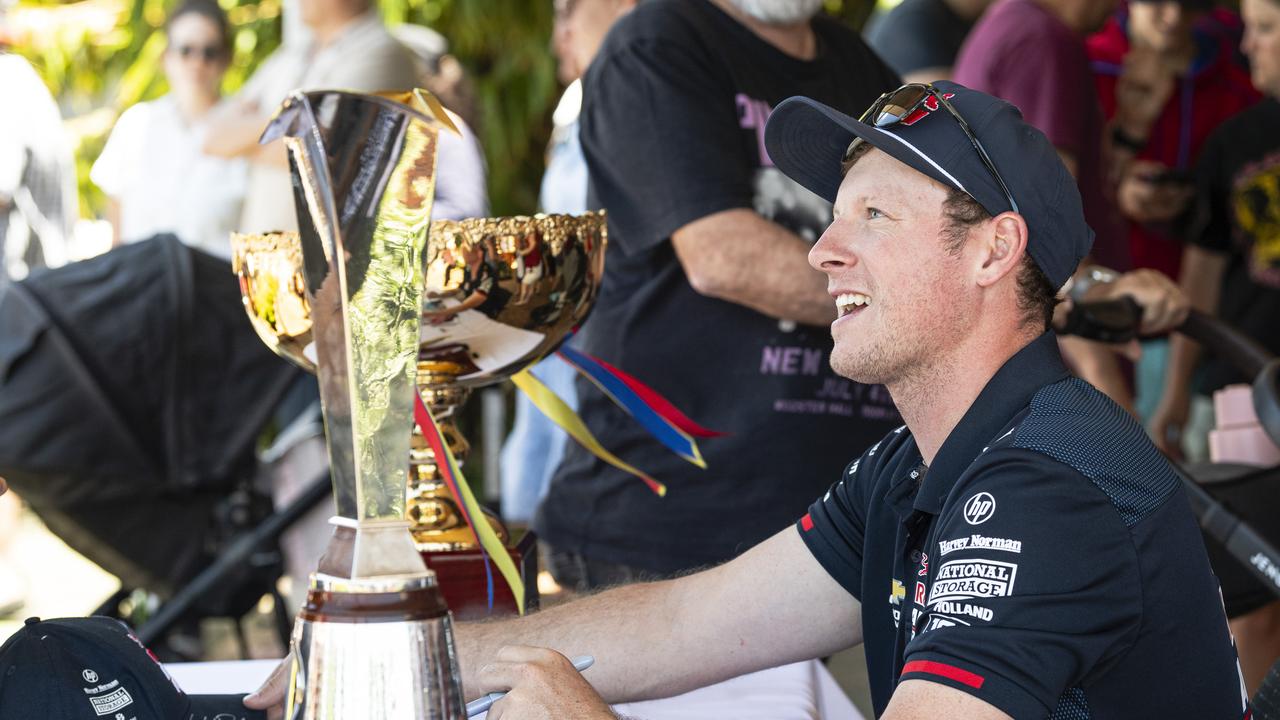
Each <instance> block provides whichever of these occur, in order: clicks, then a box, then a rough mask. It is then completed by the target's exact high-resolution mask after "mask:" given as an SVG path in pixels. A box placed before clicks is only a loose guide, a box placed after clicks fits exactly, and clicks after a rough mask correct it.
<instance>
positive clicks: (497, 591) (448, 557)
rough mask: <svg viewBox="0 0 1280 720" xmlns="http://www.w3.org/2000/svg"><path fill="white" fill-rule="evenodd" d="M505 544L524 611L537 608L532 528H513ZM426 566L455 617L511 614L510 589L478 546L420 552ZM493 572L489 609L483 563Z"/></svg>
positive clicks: (535, 545)
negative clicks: (520, 583)
mask: <svg viewBox="0 0 1280 720" xmlns="http://www.w3.org/2000/svg"><path fill="white" fill-rule="evenodd" d="M512 540H513V541H514V542H512V543H511V544H509V545H508V546H507V551H508V552H510V553H511V559H512V560H513V561H514V562H515V564H516V569H517V570H519V571H520V579H521V580H523V581H524V607H525V612H531V611H533V610H536V609H537V608H538V539H537V536H536V535H534V533H533V531H532V530H515V531H513V532H512ZM422 559H423V560H425V561H426V563H427V567H429V568H431V569H432V570H434V571H435V573H436V579H437V580H438V581H439V583H440V591H441V592H442V593H443V594H444V600H445V603H447V604H448V606H449V610H451V611H452V612H453V617H454V618H455V619H457V620H483V619H484V618H487V617H496V616H501V615H515V614H516V612H517V610H516V601H515V597H514V596H513V595H512V594H511V588H510V587H508V586H507V583H506V581H505V580H503V579H502V573H501V572H499V571H498V566H497V564H496V563H494V562H493V560H492V559H487V558H486V557H485V555H484V553H482V552H480V549H479V548H476V549H472V550H446V551H441V552H434V551H430V550H424V551H422ZM486 562H487V563H488V564H489V570H490V572H492V574H493V608H492V610H491V609H490V608H489V590H488V581H487V580H486V576H485V567H484V566H485V563H486Z"/></svg>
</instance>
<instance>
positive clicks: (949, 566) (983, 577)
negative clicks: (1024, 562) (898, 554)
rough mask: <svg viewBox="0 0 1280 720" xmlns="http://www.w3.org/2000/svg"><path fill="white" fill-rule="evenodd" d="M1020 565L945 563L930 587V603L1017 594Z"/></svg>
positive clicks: (976, 562) (969, 561) (953, 561)
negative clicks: (1014, 584) (1016, 581)
mask: <svg viewBox="0 0 1280 720" xmlns="http://www.w3.org/2000/svg"><path fill="white" fill-rule="evenodd" d="M1017 575H1018V565H1017V563H1010V562H1000V561H998V560H952V561H950V562H945V563H942V565H941V566H940V567H939V568H938V576H937V577H936V578H934V581H933V585H932V587H930V588H929V604H930V605H933V604H934V603H936V602H939V601H941V600H962V599H965V598H983V597H988V598H989V597H1006V596H1008V595H1010V594H1011V593H1012V592H1013V581H1014V579H1015V578H1016V577H1017Z"/></svg>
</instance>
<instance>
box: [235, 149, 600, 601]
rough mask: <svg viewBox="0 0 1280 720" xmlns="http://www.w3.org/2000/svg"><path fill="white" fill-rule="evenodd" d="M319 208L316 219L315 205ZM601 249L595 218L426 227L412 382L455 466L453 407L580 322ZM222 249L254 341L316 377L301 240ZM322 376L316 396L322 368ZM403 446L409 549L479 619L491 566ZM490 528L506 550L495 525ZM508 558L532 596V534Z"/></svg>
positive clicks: (417, 454) (424, 457) (289, 237)
mask: <svg viewBox="0 0 1280 720" xmlns="http://www.w3.org/2000/svg"><path fill="white" fill-rule="evenodd" d="M330 155H331V156H332V155H333V152H332V151H330ZM299 185H300V186H301V188H300V190H299V193H300V195H299V208H303V207H306V208H308V210H307V212H309V213H310V214H312V215H314V214H316V213H317V211H318V210H317V209H316V208H312V207H311V203H313V202H316V201H314V200H311V199H308V198H310V197H311V195H310V191H308V190H307V189H306V188H307V185H306V183H305V178H304V180H303V181H301V182H300V181H295V187H298V186H299ZM316 197H317V198H319V197H322V196H321V195H317V196H316ZM304 201H305V202H306V203H307V204H306V205H304V204H303V203H304ZM317 207H318V208H319V211H320V212H321V214H322V215H323V208H324V205H323V204H318V205H317ZM330 224H332V223H330ZM304 234H305V229H304ZM605 243H606V229H605V218H604V214H603V213H591V214H587V215H582V216H568V215H536V216H532V217H509V218H473V219H467V220H461V221H453V220H436V221H434V222H432V223H431V226H430V233H429V238H428V241H427V244H426V248H425V252H424V254H423V257H422V276H423V278H422V281H421V282H422V287H423V289H424V293H423V295H422V304H421V313H420V318H419V321H418V325H417V326H416V327H417V334H418V337H417V339H418V345H417V362H416V381H417V387H418V390H419V391H420V392H421V393H422V396H423V399H424V401H425V402H426V403H427V405H428V406H429V407H430V409H431V411H432V414H433V415H434V416H435V417H436V418H437V419H438V421H439V427H440V432H441V435H442V436H443V437H444V438H445V441H446V443H447V444H448V446H449V449H450V451H451V452H452V453H453V455H454V457H455V458H456V459H457V460H458V461H459V462H461V461H462V460H463V459H464V458H465V456H466V454H467V449H468V445H467V442H466V440H465V439H464V438H463V437H462V435H461V433H459V432H458V430H457V427H456V425H455V424H454V420H455V416H456V411H457V408H458V407H459V406H460V405H461V404H462V403H463V402H464V401H465V400H466V398H467V395H468V394H469V392H470V390H471V389H472V388H475V387H481V386H485V385H489V384H493V383H497V382H501V381H502V380H505V379H507V378H509V377H511V376H512V375H514V374H515V373H517V372H519V371H521V370H523V369H525V368H526V367H528V366H529V365H532V364H533V363H535V362H536V361H538V360H539V359H541V358H543V357H545V356H546V355H547V354H549V353H551V352H552V351H554V350H555V348H556V347H557V346H558V345H559V344H560V343H561V342H563V340H564V339H565V338H566V337H567V336H568V334H569V333H570V332H571V331H572V329H573V328H574V327H575V326H576V325H578V324H579V323H581V322H582V321H583V320H584V319H585V318H586V316H587V314H588V312H589V311H590V308H591V305H592V303H593V302H594V300H595V296H596V292H597V290H598V288H599V285H600V280H601V277H602V274H603V266H604V249H605ZM232 245H233V250H234V253H233V260H232V262H233V266H234V268H235V270H236V272H237V273H238V274H239V276H240V283H241V290H242V291H243V294H244V300H245V308H246V311H247V312H248V314H249V317H250V319H251V320H252V322H253V325H254V327H255V328H256V329H257V331H258V334H259V335H260V336H261V337H262V338H263V340H264V342H266V343H267V345H268V346H270V347H271V348H272V349H273V350H275V351H276V352H277V353H279V354H281V355H283V356H284V357H286V358H289V359H290V360H292V361H294V362H295V363H297V364H299V365H300V366H302V367H303V368H305V369H308V370H312V371H314V370H315V365H316V359H317V356H318V354H319V349H318V348H319V345H320V342H319V338H318V335H319V334H320V333H321V332H323V331H322V330H321V328H320V325H321V322H320V316H319V314H318V312H316V307H318V306H316V305H315V304H314V303H315V301H314V299H313V298H312V296H311V295H310V294H308V292H307V285H306V281H305V277H306V267H305V266H306V264H307V263H310V262H312V261H311V260H310V259H308V257H307V256H306V253H305V252H304V251H301V250H300V247H301V245H302V243H301V241H300V239H299V237H298V236H297V235H295V234H292V233H272V234H269V235H238V236H236V237H234V238H233V240H232ZM313 316H314V324H315V326H314V328H313ZM321 378H322V396H323V395H324V393H323V378H324V372H323V370H322V371H321ZM327 402H328V401H327V400H326V418H328V414H327ZM405 438H406V441H408V442H409V443H410V446H409V449H408V450H407V455H408V458H407V459H408V465H406V468H407V469H408V478H407V488H408V500H407V505H406V513H407V514H406V517H407V518H408V519H409V520H410V521H411V522H412V526H411V532H412V536H413V539H414V541H415V547H416V548H417V550H418V551H420V552H421V553H422V555H423V557H424V558H425V559H426V560H427V562H428V565H430V566H431V567H432V568H433V569H434V570H435V571H436V572H437V574H438V575H439V584H440V586H441V589H442V590H443V593H444V595H445V598H446V599H447V600H448V603H449V606H450V607H451V608H452V609H453V611H454V612H455V613H459V612H461V614H462V615H463V616H475V615H481V614H486V612H487V607H486V605H487V601H486V597H485V596H486V592H485V586H486V581H485V577H486V571H485V568H484V563H485V562H489V561H488V560H486V559H485V557H484V555H483V554H482V553H481V552H480V550H479V548H478V547H477V545H476V541H475V536H474V534H473V533H472V531H471V530H470V529H469V528H468V527H467V526H466V523H465V521H464V520H463V513H462V512H461V511H460V508H459V506H458V504H457V500H456V499H455V498H454V497H453V495H452V494H451V493H450V492H449V491H448V489H447V488H446V487H445V485H444V483H443V482H442V481H441V474H440V469H439V468H440V467H441V464H440V463H438V462H437V458H436V457H435V454H434V452H433V451H432V450H431V448H430V447H429V446H428V444H427V443H426V441H425V440H424V439H423V437H422V436H421V433H420V432H419V431H418V430H417V428H416V427H415V428H414V429H413V431H412V439H410V434H409V432H408V431H407V430H406V434H405ZM331 452H332V451H331ZM489 522H490V523H491V524H492V525H493V526H494V528H495V529H496V530H497V531H498V534H499V536H500V537H502V539H503V540H504V542H507V541H508V534H507V533H506V530H505V529H503V528H502V527H501V524H500V523H499V522H498V520H497V519H496V518H493V517H490V518H489ZM509 549H510V551H511V553H512V555H513V559H514V560H515V561H516V563H517V564H518V565H520V566H521V568H522V573H521V574H522V576H524V579H525V586H526V589H527V591H528V592H527V593H526V594H527V595H534V593H536V582H535V578H534V577H533V576H534V575H535V574H536V570H535V569H534V568H536V553H535V550H534V547H533V543H532V537H531V536H525V538H523V539H522V541H521V542H520V543H518V544H514V546H512V547H510V548H509ZM495 595H496V597H495V604H496V605H498V606H499V607H500V609H507V610H512V611H514V609H515V602H514V598H513V597H512V596H511V594H510V591H509V590H508V589H507V588H506V587H505V585H503V584H501V583H498V585H497V587H496V593H495ZM535 597H536V595H535ZM525 599H526V604H527V605H532V604H533V603H532V602H530V598H529V597H526V598H525Z"/></svg>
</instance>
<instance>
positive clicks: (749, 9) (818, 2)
mask: <svg viewBox="0 0 1280 720" xmlns="http://www.w3.org/2000/svg"><path fill="white" fill-rule="evenodd" d="M730 2H732V3H733V5H734V7H736V8H738V9H739V10H741V11H742V12H743V13H746V14H747V15H749V16H751V17H753V18H755V19H756V20H759V21H760V22H762V23H767V24H769V25H794V24H796V23H801V22H804V21H806V20H808V19H810V18H812V17H813V16H814V15H817V14H818V11H819V10H821V9H822V0H730Z"/></svg>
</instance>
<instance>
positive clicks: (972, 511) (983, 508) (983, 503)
mask: <svg viewBox="0 0 1280 720" xmlns="http://www.w3.org/2000/svg"><path fill="white" fill-rule="evenodd" d="M995 514H996V499H995V498H993V497H991V493H988V492H980V493H978V494H977V495H974V496H973V497H971V498H969V500H968V501H966V502H965V504H964V519H965V522H967V523H969V524H970V525H981V524H982V523H984V522H986V521H988V520H990V519H991V516H992V515H995Z"/></svg>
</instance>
